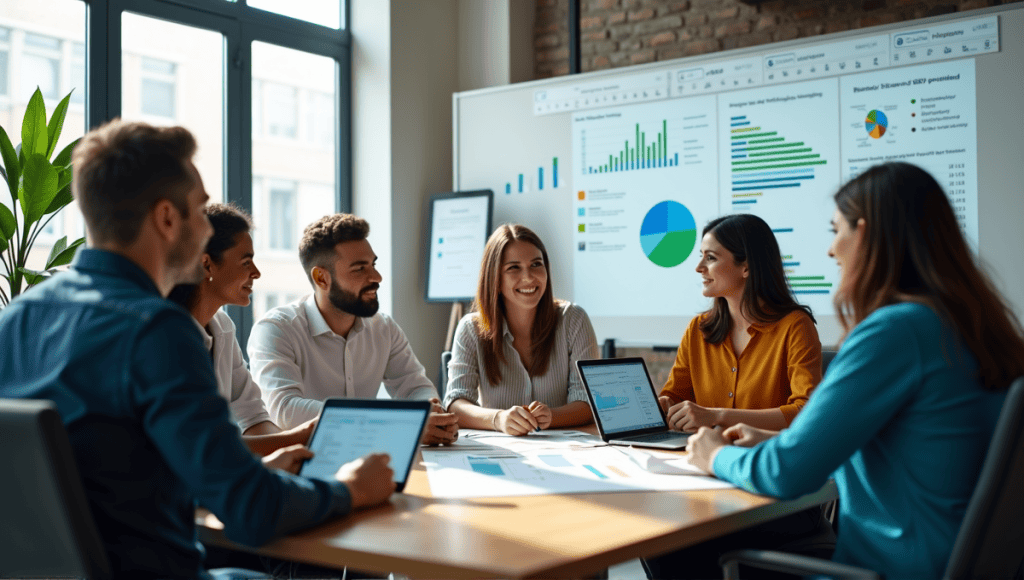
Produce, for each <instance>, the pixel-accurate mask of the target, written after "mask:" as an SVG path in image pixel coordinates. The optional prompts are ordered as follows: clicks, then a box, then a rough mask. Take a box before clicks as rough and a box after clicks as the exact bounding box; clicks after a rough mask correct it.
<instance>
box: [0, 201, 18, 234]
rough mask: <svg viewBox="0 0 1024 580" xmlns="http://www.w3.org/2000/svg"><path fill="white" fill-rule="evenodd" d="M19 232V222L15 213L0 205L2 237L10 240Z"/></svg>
mask: <svg viewBox="0 0 1024 580" xmlns="http://www.w3.org/2000/svg"><path fill="white" fill-rule="evenodd" d="M16 231H18V221H17V220H16V219H15V218H14V213H13V212H11V210H10V209H9V208H8V207H7V206H6V205H4V204H2V203H0V237H2V238H3V239H5V240H9V239H11V238H13V237H14V233H15V232H16Z"/></svg>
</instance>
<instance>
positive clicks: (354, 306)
mask: <svg viewBox="0 0 1024 580" xmlns="http://www.w3.org/2000/svg"><path fill="white" fill-rule="evenodd" d="M378 288H380V284H377V283H373V284H370V285H369V286H366V287H365V288H363V289H361V290H360V291H359V294H358V295H356V294H353V293H351V292H348V291H347V290H343V289H342V288H341V286H338V283H337V281H335V280H333V279H332V280H331V291H330V292H329V293H328V294H327V299H328V300H330V301H331V304H332V305H334V307H335V308H337V309H338V310H341V311H342V312H347V313H349V314H352V315H354V316H358V317H360V318H369V317H370V316H373V315H374V314H377V310H378V309H379V308H380V302H379V301H377V299H376V298H373V299H370V300H363V299H361V298H360V297H359V296H362V294H363V293H364V292H368V291H370V290H376V289H378Z"/></svg>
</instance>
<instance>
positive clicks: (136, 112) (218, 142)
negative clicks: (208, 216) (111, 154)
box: [121, 12, 224, 200]
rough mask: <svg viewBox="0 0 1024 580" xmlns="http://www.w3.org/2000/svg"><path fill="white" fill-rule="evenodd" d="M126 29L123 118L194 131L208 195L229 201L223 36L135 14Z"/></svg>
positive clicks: (125, 22) (123, 23) (124, 23)
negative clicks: (226, 171) (225, 188)
mask: <svg viewBox="0 0 1024 580" xmlns="http://www.w3.org/2000/svg"><path fill="white" fill-rule="evenodd" d="M121 27H122V30H121V42H122V47H123V57H122V61H121V69H122V73H121V74H122V79H121V117H123V118H125V119H133V120H139V121H145V122H147V123H151V124H153V125H181V126H182V127H185V128H186V129H188V130H189V131H191V132H192V134H193V135H195V137H196V142H197V143H198V144H199V149H198V151H197V152H196V157H195V164H196V167H197V168H198V169H199V174H200V175H202V176H203V184H204V185H205V186H206V191H207V192H209V194H210V197H211V198H212V199H214V200H223V199H224V37H223V35H222V34H221V33H219V32H213V31H210V30H203V29H201V28H194V27H192V26H185V25H183V24H176V23H173V22H168V21H166V20H158V19H156V18H150V17H148V16H141V15H138V14H132V13H130V12H125V13H124V14H123V16H122V20H121Z"/></svg>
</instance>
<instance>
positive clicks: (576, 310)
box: [444, 302, 600, 409]
mask: <svg viewBox="0 0 1024 580" xmlns="http://www.w3.org/2000/svg"><path fill="white" fill-rule="evenodd" d="M479 316H480V314H479V313H477V312H471V313H469V314H467V315H466V316H464V317H463V318H462V320H460V321H459V326H458V328H457V329H456V330H455V343H454V344H453V345H452V360H451V361H450V362H449V363H448V388H447V389H446V390H445V394H444V408H445V409H447V408H448V407H449V405H451V404H452V403H453V402H454V401H455V400H456V399H466V400H468V401H471V402H473V403H476V404H477V405H480V406H481V407H485V408H488V409H508V408H510V407H514V406H516V405H520V406H523V407H525V406H527V405H529V404H530V403H531V402H533V401H540V402H541V403H544V404H545V405H547V406H548V407H561V406H563V405H567V404H569V403H573V402H575V401H583V402H585V403H586V402H588V400H587V392H586V391H585V390H584V387H583V381H582V380H581V379H580V375H579V373H577V372H576V361H577V360H587V359H594V358H598V357H599V356H600V352H599V351H598V348H597V337H596V336H594V327H593V325H591V323H590V318H589V317H588V316H587V313H586V312H585V311H584V310H583V309H582V308H580V307H579V306H578V305H576V304H572V303H570V302H562V303H560V304H559V305H558V326H556V327H555V341H554V344H553V345H552V351H551V358H550V359H548V369H547V371H545V372H544V374H542V375H539V376H536V377H531V376H530V373H529V371H527V370H526V367H524V366H523V362H522V361H521V360H520V359H519V353H518V352H516V349H515V348H514V347H513V346H512V342H513V341H514V340H515V339H514V338H513V337H512V331H510V330H509V329H508V323H507V322H506V323H505V326H504V341H503V345H504V351H503V352H504V354H505V362H504V363H500V362H499V363H498V365H499V367H498V368H500V369H501V381H500V382H499V383H498V384H497V385H492V384H491V382H490V381H489V380H488V379H487V372H486V370H485V369H484V343H483V342H482V341H481V340H480V337H479V335H477V332H476V321H477V319H478V318H479ZM588 404H589V403H588Z"/></svg>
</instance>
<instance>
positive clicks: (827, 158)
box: [718, 78, 840, 312]
mask: <svg viewBox="0 0 1024 580" xmlns="http://www.w3.org/2000/svg"><path fill="white" fill-rule="evenodd" d="M838 92H839V83H838V80H837V79H834V78H831V79H822V80H816V81H809V82H801V83H794V84H785V85H779V86H773V87H768V88H759V89H752V90H746V91H736V92H730V93H724V94H722V95H720V96H719V98H718V102H719V116H718V135H719V141H718V147H719V153H720V155H721V158H722V162H721V163H719V164H718V166H719V171H720V174H721V178H720V179H721V184H722V187H721V191H720V204H721V213H722V214H726V213H750V214H754V215H756V216H758V217H760V218H761V219H763V220H764V221H765V222H767V223H768V225H769V227H771V229H772V232H774V233H775V239H776V240H778V242H779V249H780V250H781V251H782V264H783V267H784V268H785V271H786V277H787V278H788V279H789V283H790V286H791V287H792V289H793V293H794V294H796V296H797V300H799V301H801V302H803V303H804V304H807V305H808V306H810V307H811V308H812V309H813V310H814V311H815V312H825V311H827V310H828V309H829V308H831V304H832V302H831V295H830V294H831V291H832V290H833V289H834V288H835V284H837V283H838V272H837V271H836V267H835V262H834V261H832V259H831V258H829V257H828V254H827V251H826V250H827V248H828V245H829V242H830V241H831V240H830V239H829V236H830V234H829V231H828V230H829V225H828V223H829V219H831V217H832V210H833V208H834V205H833V203H832V198H831V196H832V194H834V193H835V191H836V189H838V187H839V165H840V163H839V159H840V158H839V139H838V135H839V119H838V118H837V115H836V110H838V106H839V105H838Z"/></svg>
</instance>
